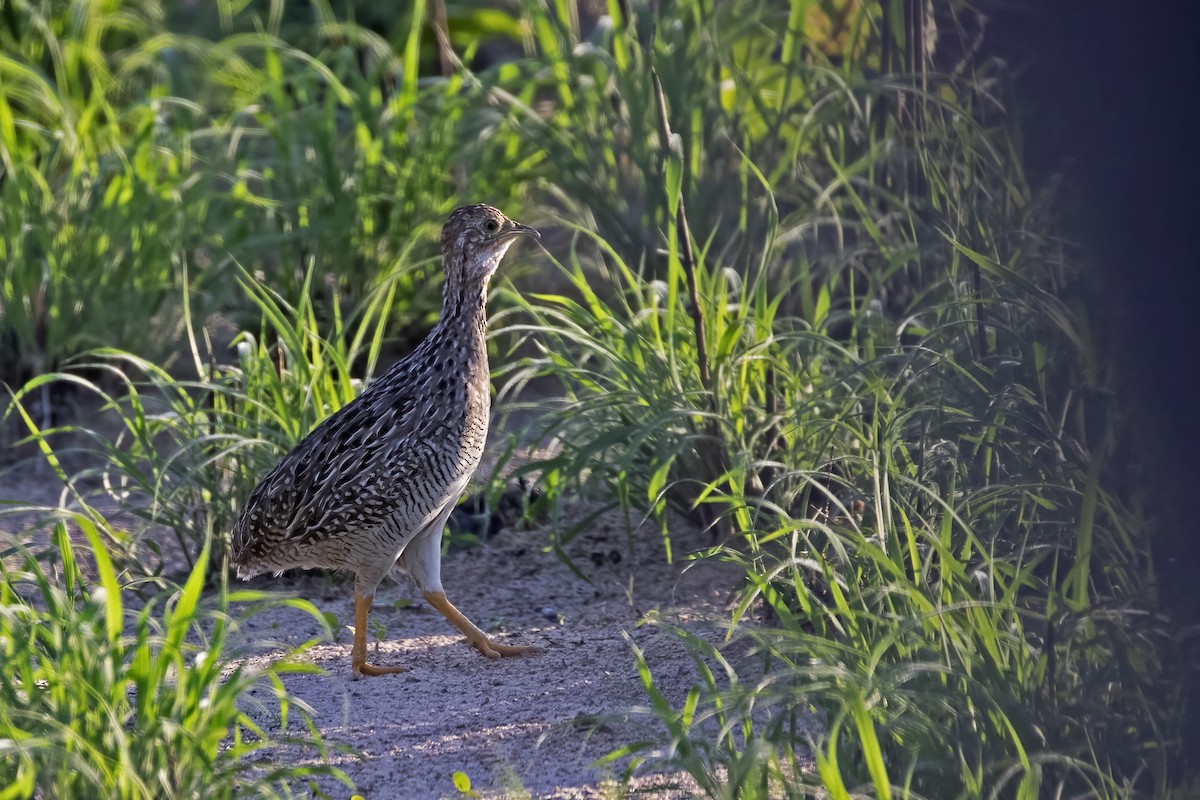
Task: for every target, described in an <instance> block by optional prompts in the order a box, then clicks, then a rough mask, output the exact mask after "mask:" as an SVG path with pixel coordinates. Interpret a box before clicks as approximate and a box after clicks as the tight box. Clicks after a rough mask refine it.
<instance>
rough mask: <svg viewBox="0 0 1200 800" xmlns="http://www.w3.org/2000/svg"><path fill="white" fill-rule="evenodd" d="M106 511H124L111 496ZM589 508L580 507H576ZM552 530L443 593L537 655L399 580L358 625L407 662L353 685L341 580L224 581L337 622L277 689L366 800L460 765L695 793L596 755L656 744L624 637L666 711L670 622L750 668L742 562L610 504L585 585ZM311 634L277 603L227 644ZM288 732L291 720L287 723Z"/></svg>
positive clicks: (680, 665)
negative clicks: (667, 538) (733, 624)
mask: <svg viewBox="0 0 1200 800" xmlns="http://www.w3.org/2000/svg"><path fill="white" fill-rule="evenodd" d="M3 477H4V478H5V480H4V481H3V486H2V487H0V488H3V491H2V492H0V499H8V500H16V499H19V500H21V501H22V502H24V503H30V504H37V505H42V504H44V505H50V506H53V505H56V504H57V503H58V502H59V497H60V492H61V487H60V486H58V485H56V482H55V480H54V479H53V476H52V475H41V474H38V472H36V468H35V471H25V470H20V471H15V472H14V471H8V472H7V473H6V474H5V475H4V476H3ZM97 502H98V504H100V505H103V504H105V503H106V502H107V501H105V500H103V499H102V500H99V501H97ZM101 510H102V511H104V512H105V513H110V514H113V515H114V516H115V517H116V518H117V519H120V518H121V516H122V515H121V514H119V513H117V511H116V508H115V505H114V506H113V508H107V507H106V508H103V509H101ZM10 511H11V508H10ZM583 513H585V510H583V509H580V510H578V512H577V514H575V515H573V516H577V517H578V516H581V515H582V514H583ZM40 516H41V515H40V514H38V513H36V512H27V513H21V514H16V515H14V514H11V513H8V514H5V515H0V533H3V532H5V530H7V533H9V534H15V533H17V532H18V531H20V530H23V529H24V528H25V527H26V526H31V525H33V524H35V523H36V521H37V519H38V517H40ZM130 521H131V522H132V520H130ZM676 528H677V533H676V534H675V538H674V541H673V546H674V548H675V552H676V554H678V553H680V552H685V551H686V550H687V549H689V548H691V547H696V546H699V545H701V544H705V543H706V540H705V539H703V538H702V537H701V534H700V533H699V532H697V531H695V530H690V529H688V528H687V527H686V526H685V525H682V524H679V525H677V526H676ZM150 535H152V534H150ZM549 535H550V534H549V532H548V531H546V530H513V529H510V528H506V529H504V530H502V531H501V532H500V533H499V534H498V535H496V536H494V537H493V538H491V539H489V540H488V541H487V542H485V543H484V544H481V545H479V546H476V547H473V548H471V549H467V550H463V551H459V552H452V553H449V554H447V556H446V558H445V559H444V561H443V565H442V579H443V583H444V584H445V587H446V591H447V595H448V596H449V598H450V599H451V600H452V601H453V602H454V603H455V604H456V605H457V606H458V607H459V609H460V610H462V611H463V612H464V613H465V614H467V615H468V616H469V617H470V618H471V619H473V620H474V621H475V623H476V624H478V625H479V626H480V627H481V628H483V629H484V630H486V631H488V632H489V634H491V635H493V636H494V637H495V638H497V639H498V640H499V641H501V642H507V643H513V644H533V645H538V646H540V647H542V648H543V652H542V653H540V654H536V655H528V656H522V657H518V658H512V659H503V660H497V661H492V660H488V659H485V658H483V657H482V656H480V655H478V654H477V653H476V652H475V651H474V650H472V649H470V648H468V647H467V646H466V644H465V640H464V639H463V637H462V636H461V635H460V634H459V633H458V631H456V630H455V629H454V628H453V627H451V626H450V625H449V624H448V623H447V622H446V621H445V620H444V619H443V618H442V617H441V615H440V614H438V613H437V612H436V611H434V610H433V609H431V608H430V607H429V606H428V605H426V604H425V602H424V601H423V600H422V599H421V596H420V594H419V593H418V592H417V591H416V589H415V587H414V586H413V585H412V584H411V581H409V580H408V578H407V577H405V576H402V575H401V576H399V577H398V579H397V580H395V581H393V580H385V581H384V583H383V584H382V585H381V586H380V589H379V593H378V594H377V596H376V602H375V607H374V608H373V610H372V614H371V631H370V632H369V635H370V636H371V639H372V644H371V648H372V652H371V654H370V658H371V660H372V662H373V663H377V664H380V665H397V666H402V667H404V668H405V672H403V673H401V674H399V675H390V676H384V677H377V678H363V679H360V680H352V679H351V674H350V639H351V631H350V630H349V629H348V628H347V627H346V625H347V624H348V623H352V621H353V602H352V600H353V596H352V595H353V592H352V579H351V578H350V577H349V575H339V574H336V573H324V572H303V571H292V572H288V573H285V574H284V575H283V576H281V577H279V578H273V577H270V576H263V577H260V578H257V579H255V580H254V581H251V582H249V583H242V582H235V583H234V584H233V586H232V588H239V587H244V588H258V589H266V590H270V591H273V592H279V593H282V594H289V595H295V596H298V597H303V598H305V599H308V600H310V601H312V602H313V603H314V604H315V605H316V606H317V608H318V609H320V611H321V612H323V613H326V614H332V615H334V617H336V619H337V621H338V625H337V626H336V627H337V631H336V639H335V640H334V641H333V642H329V641H325V642H323V643H321V644H318V645H317V646H315V647H314V648H312V649H311V650H309V651H308V652H307V654H306V656H305V657H306V658H307V659H309V660H311V661H312V662H313V663H315V664H316V665H317V666H319V667H320V668H321V669H322V670H324V674H319V675H289V676H286V677H285V679H284V682H285V685H286V686H287V688H288V690H289V691H290V692H292V693H293V695H294V696H295V697H296V698H298V699H299V700H300V701H302V702H303V703H305V704H307V706H308V707H309V708H310V709H311V712H312V715H313V718H314V720H315V723H316V726H317V728H318V729H319V731H320V732H321V734H322V736H323V737H324V739H325V740H326V742H327V743H328V744H330V745H331V746H332V747H334V748H335V750H334V752H333V758H332V761H333V763H334V764H335V765H336V766H338V767H339V768H340V769H342V770H344V771H345V773H346V774H347V775H348V776H349V777H350V778H351V780H353V781H354V783H355V786H356V788H355V790H354V791H355V792H356V793H357V794H359V795H361V796H362V797H364V798H365V800H381V799H390V798H410V799H411V800H422V798H443V797H450V798H457V797H462V795H461V794H460V793H459V792H458V791H457V790H456V789H455V787H454V784H453V782H452V777H451V776H452V775H453V773H455V772H460V771H461V772H463V773H465V774H466V775H467V776H468V777H469V778H470V780H471V783H472V788H473V789H474V790H475V791H476V792H479V794H480V795H481V796H483V797H488V798H524V797H529V798H606V799H607V798H618V797H636V798H655V799H656V800H674V799H675V798H691V797H695V796H697V792H696V790H695V787H694V784H692V783H691V781H690V779H688V777H687V776H686V775H684V774H682V773H677V772H670V771H667V772H662V771H655V769H654V768H652V767H651V768H643V769H642V770H640V771H638V772H637V773H636V774H635V778H634V779H633V780H632V781H631V782H630V783H629V784H627V785H620V784H619V783H618V782H617V781H615V780H614V779H619V778H620V777H621V775H622V771H623V770H624V768H625V766H626V764H627V763H628V759H622V760H620V761H618V762H617V763H616V764H615V765H609V766H598V765H596V763H595V762H596V760H597V759H600V758H601V757H603V756H605V755H606V754H608V753H609V752H611V751H613V750H614V749H615V748H618V747H621V746H622V745H625V744H628V743H630V742H636V741H650V742H656V743H663V742H664V741H665V740H664V736H665V732H664V729H663V728H662V726H661V725H660V724H659V723H658V722H657V721H656V720H654V718H653V717H652V716H651V715H650V714H649V713H647V711H646V706H648V704H649V701H648V698H647V696H646V693H645V691H644V689H643V687H642V684H641V681H640V680H639V678H638V673H637V669H636V665H635V661H634V654H633V649H632V644H633V643H636V645H637V646H638V647H639V648H641V649H642V651H643V652H644V653H645V655H646V658H647V661H648V663H649V666H650V669H651V671H652V673H653V675H654V678H655V680H656V682H657V685H658V687H659V689H660V691H662V692H663V693H664V694H665V695H666V697H667V698H668V700H670V702H671V703H672V704H674V705H675V707H677V708H678V707H679V706H681V705H682V703H683V701H684V698H685V696H686V694H687V692H688V690H689V689H690V688H691V687H692V686H694V685H696V683H697V682H698V680H697V673H696V665H695V662H694V661H693V659H692V657H691V656H690V655H689V654H688V652H687V651H686V649H685V648H684V647H683V645H682V644H681V641H680V639H679V638H678V637H677V636H676V635H675V634H674V633H673V632H672V631H671V628H672V626H680V627H682V628H684V629H686V630H688V631H689V632H691V633H693V634H695V635H697V636H699V637H702V638H704V639H706V640H708V641H711V642H713V643H716V644H718V645H719V646H721V647H722V649H723V652H724V654H725V655H726V657H727V658H729V659H731V660H732V661H733V662H734V663H735V664H746V663H747V661H748V660H747V659H746V657H745V651H746V649H747V648H746V645H745V643H744V641H739V640H736V639H735V640H734V641H733V642H731V643H728V644H726V643H725V638H726V637H725V634H726V628H725V624H726V622H727V621H728V619H729V612H728V602H729V600H730V591H731V589H732V588H733V587H734V586H735V585H736V581H737V577H738V571H737V569H736V568H731V567H730V566H729V565H722V564H717V563H714V562H688V561H684V560H680V559H678V557H677V559H676V563H674V564H667V563H666V560H665V558H664V554H663V547H662V544H661V541H660V540H659V538H658V535H657V533H656V532H655V531H652V530H643V531H641V532H639V533H638V534H637V535H636V536H635V537H634V540H635V541H636V547H635V548H634V549H633V550H632V552H631V549H630V544H629V537H628V536H627V534H626V531H625V528H624V525H623V523H622V522H621V520H620V517H619V515H617V514H615V513H613V514H608V515H604V516H601V517H600V518H599V519H597V520H596V522H595V524H594V525H593V526H592V527H591V528H589V529H588V530H587V531H585V532H584V533H583V534H581V535H580V536H579V537H578V538H577V539H576V540H575V541H573V542H572V543H571V544H570V545H569V547H568V552H569V553H570V555H571V556H572V558H573V560H574V562H575V564H576V565H577V567H578V568H579V570H580V571H581V572H582V573H583V575H584V576H585V577H584V578H580V577H579V576H577V575H576V574H575V573H573V572H572V571H571V570H570V568H568V566H567V565H566V564H565V563H564V562H563V561H562V559H560V558H559V557H558V556H557V555H555V554H554V553H553V552H548V550H547V547H546V545H547V544H548V541H549ZM22 538H23V539H27V540H28V536H23V537H22ZM28 541H29V543H31V544H34V545H35V546H37V545H45V544H48V535H47V534H46V532H40V533H38V534H37V535H36V536H35V537H34V539H33V540H28ZM163 544H164V545H166V546H169V545H170V544H171V543H170V541H167V540H164V541H163ZM320 634H321V631H320V626H319V624H318V623H317V622H316V621H315V620H313V619H312V618H311V617H309V616H308V615H306V614H304V613H303V612H299V611H295V610H292V609H286V608H283V609H272V610H270V611H267V612H264V613H260V614H258V615H255V616H253V617H250V618H249V619H248V620H247V621H245V622H244V623H243V624H242V625H241V626H240V627H239V629H238V630H237V632H236V635H235V637H234V640H233V642H231V647H230V652H234V653H237V652H245V653H253V655H249V656H245V657H244V659H243V660H244V663H247V664H248V665H250V666H262V665H265V664H266V663H268V662H269V661H270V660H272V659H274V658H278V657H279V656H280V655H281V654H282V653H283V652H285V651H286V649H288V648H290V647H292V646H295V645H298V644H300V643H301V642H304V641H306V640H310V639H313V638H317V637H319V636H320ZM748 669H749V667H748V666H747V670H748ZM254 694H256V695H258V696H259V697H261V699H262V700H263V703H262V705H261V706H260V705H258V704H256V703H255V702H254V699H255V698H254V696H253V695H252V696H251V697H250V698H248V702H247V704H246V710H247V712H248V713H249V714H250V716H251V717H252V718H253V719H255V721H256V722H258V723H259V724H260V725H262V726H263V727H264V728H265V729H266V730H267V731H269V732H272V733H276V734H277V733H279V732H280V731H279V720H278V705H277V704H276V703H274V700H273V696H272V689H271V687H270V686H269V684H266V683H265V682H264V683H263V684H262V685H260V687H259V688H257V689H255V690H254ZM293 720H296V718H295V717H294V716H293ZM297 724H298V723H297V722H295V721H294V722H293V723H292V726H293V729H294V730H297V731H298V730H299V728H297V727H296V726H297ZM315 788H316V791H313V792H312V793H311V794H310V796H314V797H322V796H327V797H329V798H344V799H347V800H348V798H349V797H350V795H351V791H350V790H348V789H346V788H345V787H344V786H343V785H342V784H340V783H337V782H336V781H334V780H332V779H324V778H322V779H319V780H318V781H317V782H316V787H315ZM322 793H323V794H322ZM302 796H303V795H302Z"/></svg>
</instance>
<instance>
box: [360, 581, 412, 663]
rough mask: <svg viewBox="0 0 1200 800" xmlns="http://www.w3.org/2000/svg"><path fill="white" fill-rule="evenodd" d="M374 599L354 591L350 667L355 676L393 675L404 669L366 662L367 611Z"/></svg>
mask: <svg viewBox="0 0 1200 800" xmlns="http://www.w3.org/2000/svg"><path fill="white" fill-rule="evenodd" d="M374 599H375V598H374V597H368V596H365V595H361V594H359V593H358V592H355V593H354V646H353V647H351V648H350V669H351V670H353V672H354V677H356V678H357V677H359V676H360V675H393V674H395V673H397V672H403V671H404V669H403V668H402V667H373V666H371V665H370V664H368V663H367V612H368V611H370V610H371V602H372V601H373V600H374Z"/></svg>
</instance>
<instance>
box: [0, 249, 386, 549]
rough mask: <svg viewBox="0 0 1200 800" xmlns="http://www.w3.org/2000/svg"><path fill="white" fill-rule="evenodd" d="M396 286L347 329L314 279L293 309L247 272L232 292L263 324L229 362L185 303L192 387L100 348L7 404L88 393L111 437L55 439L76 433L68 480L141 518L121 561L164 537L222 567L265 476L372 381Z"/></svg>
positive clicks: (86, 430)
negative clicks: (239, 292)
mask: <svg viewBox="0 0 1200 800" xmlns="http://www.w3.org/2000/svg"><path fill="white" fill-rule="evenodd" d="M402 278H403V273H400V274H398V275H397V280H395V281H392V282H389V284H387V285H385V286H383V287H381V289H380V290H379V291H378V292H376V293H375V294H374V295H373V296H372V297H371V298H369V299H368V300H367V301H366V302H365V303H364V304H363V305H362V307H361V308H358V309H353V310H352V311H351V313H350V316H349V319H343V317H342V315H341V313H340V303H338V302H336V298H335V302H334V303H333V306H332V308H333V312H334V318H333V320H332V321H330V322H329V323H322V322H321V321H320V320H318V318H317V310H316V306H315V304H314V295H315V294H316V290H315V289H313V288H312V285H311V284H312V280H313V273H312V272H311V271H310V273H309V276H308V282H306V283H305V285H304V286H303V289H302V292H303V293H302V295H301V297H300V298H299V302H298V303H297V304H296V305H292V304H289V303H288V302H286V301H285V300H284V299H283V298H282V297H280V296H279V295H278V294H276V293H275V292H273V291H271V290H269V289H267V288H264V287H263V286H261V285H260V284H258V283H257V282H256V281H254V279H253V278H252V276H250V275H248V274H246V273H245V272H242V273H241V279H240V284H241V286H242V289H243V291H244V292H245V293H246V295H247V297H248V298H249V301H250V302H251V303H252V304H253V305H254V306H256V307H257V308H258V309H259V311H260V320H259V324H258V326H257V329H256V330H255V331H249V330H245V331H241V332H240V333H239V334H238V335H237V336H236V338H235V339H234V341H233V343H232V344H231V346H230V347H231V351H230V352H228V353H221V352H217V351H215V349H214V345H213V343H212V342H211V341H208V339H207V335H206V334H205V332H204V330H203V329H200V328H199V327H198V325H197V324H196V323H195V322H194V321H193V320H192V318H191V315H190V313H189V310H190V303H189V302H188V297H187V295H186V293H185V296H184V299H183V309H184V312H185V315H184V327H185V332H186V338H187V341H188V343H189V355H190V357H191V360H192V365H191V366H192V369H194V370H195V372H196V374H197V375H198V377H197V378H196V379H194V380H180V379H178V378H175V377H173V376H172V375H171V374H170V373H169V372H168V371H167V370H165V369H164V368H162V367H160V366H158V365H156V364H154V363H153V362H151V361H149V360H147V359H144V358H140V357H138V356H136V355H134V354H131V353H128V352H125V351H120V350H116V349H113V348H104V349H98V350H93V351H90V352H89V353H86V354H83V355H82V356H80V357H79V358H77V359H76V360H75V361H74V362H73V363H72V364H70V365H69V366H70V369H69V370H67V371H63V372H53V373H47V374H45V375H42V376H39V377H38V378H35V379H33V380H31V381H29V382H28V383H27V384H26V385H25V386H24V387H23V388H22V389H21V390H20V391H19V392H17V393H16V394H14V395H13V401H14V406H13V407H14V408H16V409H17V411H18V413H24V405H23V404H24V403H25V402H26V401H27V399H28V398H29V397H36V396H37V395H38V392H39V390H41V389H42V388H44V387H46V386H70V387H71V388H73V389H74V390H75V391H76V392H79V393H85V394H88V395H92V396H94V397H95V398H96V399H97V400H98V401H99V411H100V414H101V415H102V419H104V420H106V425H107V426H108V427H104V426H97V425H94V424H92V423H90V422H86V421H85V422H79V423H72V424H67V425H62V426H59V428H57V429H56V430H55V431H53V433H52V436H51V438H54V439H58V438H60V437H63V436H65V435H71V436H72V437H73V440H74V441H75V442H76V443H77V444H76V445H75V446H74V447H73V448H72V450H71V451H70V452H71V453H72V454H73V455H76V456H78V458H77V459H76V460H77V461H79V462H81V463H84V464H87V465H88V466H86V467H85V468H83V469H81V470H80V471H78V472H77V473H75V474H74V475H72V476H71V482H72V484H73V485H76V486H78V487H80V489H81V490H82V489H83V488H84V487H87V486H95V487H96V490H97V491H100V492H102V493H104V494H105V495H107V496H108V497H109V498H110V499H111V500H113V501H115V502H116V503H117V504H118V505H119V507H121V508H123V509H124V510H126V511H129V512H131V513H132V514H133V515H135V516H136V517H139V518H141V520H142V521H143V524H142V526H141V527H140V529H139V530H138V531H136V532H135V535H134V536H133V537H132V538H131V539H129V540H127V541H126V542H125V549H126V552H127V553H128V554H129V555H132V554H133V553H135V552H137V551H138V550H139V548H147V547H149V548H152V549H154V550H161V549H162V547H163V546H164V544H166V543H164V542H163V541H161V536H162V535H163V533H165V532H169V533H170V535H171V536H173V537H174V539H175V541H174V543H173V545H172V549H173V551H174V552H175V553H176V554H177V555H178V556H179V557H181V558H183V559H184V561H185V563H186V564H187V565H188V566H189V568H191V565H192V564H194V562H195V559H196V557H197V556H198V555H199V554H200V553H201V551H204V552H205V553H208V554H210V555H211V557H212V559H213V565H214V567H216V568H218V569H219V568H220V566H221V565H222V564H223V563H224V561H225V560H226V556H227V549H228V543H229V542H228V538H229V531H231V530H232V528H233V523H234V521H235V520H236V518H237V514H238V513H239V511H240V509H241V505H242V503H243V502H244V501H245V499H246V497H247V496H248V495H249V493H250V491H251V490H252V489H253V488H254V486H255V485H256V484H257V482H258V481H259V480H260V479H261V477H262V475H264V474H265V473H266V471H267V470H269V469H270V468H271V466H273V465H274V464H275V462H276V461H277V460H278V459H279V457H280V456H281V455H282V454H283V453H286V452H287V451H288V450H290V449H291V448H292V447H294V446H295V445H296V444H297V443H299V441H300V440H301V439H303V438H304V437H305V436H306V435H307V434H308V433H309V431H311V430H312V429H313V428H314V427H316V425H317V423H319V422H320V421H321V420H322V419H324V418H325V417H326V416H328V415H329V414H331V413H333V412H334V411H336V410H338V409H339V408H341V407H342V406H343V405H345V404H346V403H348V402H349V401H350V400H352V399H354V398H355V397H356V396H357V395H358V394H359V393H360V392H361V391H362V387H363V380H362V379H361V378H356V377H354V376H355V375H356V374H359V372H360V371H365V373H366V375H367V377H369V376H370V375H371V374H372V373H373V371H374V368H375V364H376V361H377V360H378V358H379V352H380V348H381V347H382V344H383V338H384V330H385V328H386V325H387V321H388V318H389V311H390V309H391V307H392V304H393V303H394V302H395V297H396V291H397V290H396V284H397V283H398V282H399V281H400V279H402ZM231 355H233V356H235V357H236V360H234V359H231V358H230V356H231ZM110 387H112V388H110ZM114 424H115V425H116V426H117V433H115V434H114V433H112V428H111V426H112V425H114ZM34 438H35V439H41V438H42V437H40V436H35V437H34Z"/></svg>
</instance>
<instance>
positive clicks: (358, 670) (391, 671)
mask: <svg viewBox="0 0 1200 800" xmlns="http://www.w3.org/2000/svg"><path fill="white" fill-rule="evenodd" d="M350 668H351V670H352V671H353V672H354V677H355V678H361V677H363V676H364V675H365V676H367V677H368V678H373V677H375V676H376V675H395V674H396V673H397V672H404V667H377V666H375V665H373V664H368V663H367V662H366V661H363V662H362V663H361V664H352V665H351V667H350Z"/></svg>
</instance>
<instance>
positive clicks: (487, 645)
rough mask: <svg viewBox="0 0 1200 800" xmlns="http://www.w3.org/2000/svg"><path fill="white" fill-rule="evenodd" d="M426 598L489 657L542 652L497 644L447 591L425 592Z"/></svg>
mask: <svg viewBox="0 0 1200 800" xmlns="http://www.w3.org/2000/svg"><path fill="white" fill-rule="evenodd" d="M425 599H426V600H428V601H429V605H431V606H433V607H434V608H436V609H437V610H438V611H440V612H442V616H444V617H445V618H446V619H448V620H449V621H450V624H451V625H453V626H454V627H456V628H458V629H459V630H460V631H462V632H463V635H464V636H466V637H467V642H468V643H469V644H470V645H471V647H474V648H475V649H476V650H478V651H479V652H480V653H483V655H485V656H487V657H488V658H500V657H502V656H503V657H505V658H507V657H508V656H519V655H521V654H523V653H540V652H542V648H540V647H516V646H513V645H507V644H496V643H495V642H493V641H492V640H491V639H489V638H488V635H487V634H486V633H484V632H483V631H481V630H479V628H476V627H475V625H474V624H473V623H472V622H471V620H469V619H467V618H466V617H464V616H463V614H462V612H461V611H459V610H458V609H457V608H455V607H454V604H453V603H451V602H450V601H449V600H447V599H446V593H445V592H425Z"/></svg>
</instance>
